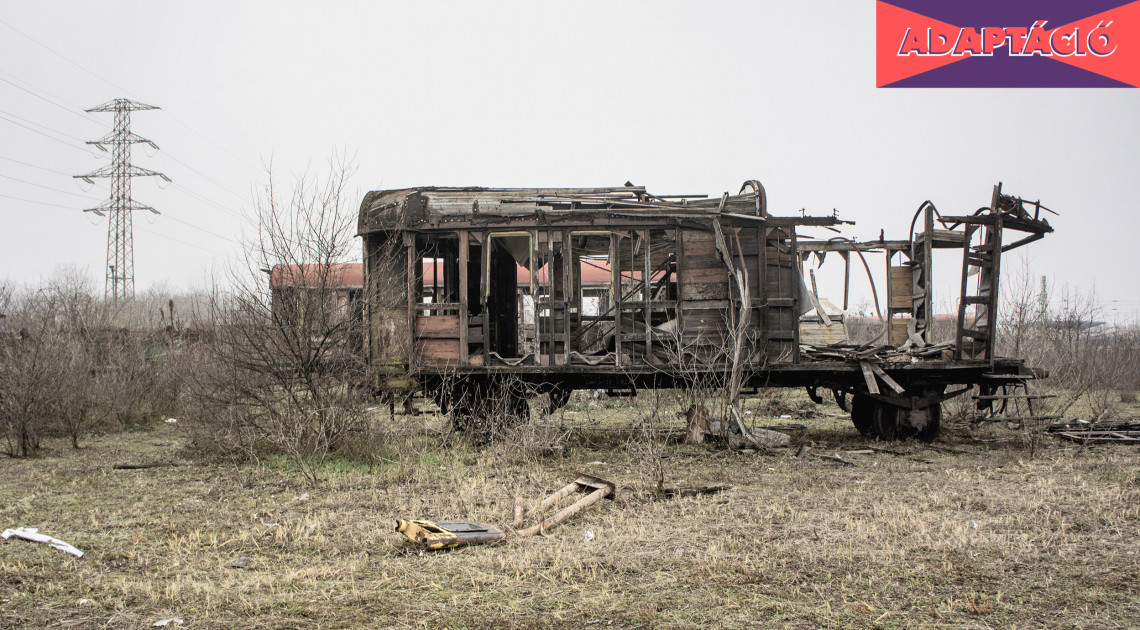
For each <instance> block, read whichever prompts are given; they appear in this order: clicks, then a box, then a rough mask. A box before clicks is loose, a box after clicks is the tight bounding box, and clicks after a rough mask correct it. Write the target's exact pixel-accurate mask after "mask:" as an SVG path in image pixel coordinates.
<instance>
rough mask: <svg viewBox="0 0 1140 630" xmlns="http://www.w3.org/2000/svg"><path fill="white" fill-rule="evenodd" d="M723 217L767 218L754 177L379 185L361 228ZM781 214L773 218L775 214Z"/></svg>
mask: <svg viewBox="0 0 1140 630" xmlns="http://www.w3.org/2000/svg"><path fill="white" fill-rule="evenodd" d="M712 217H721V218H723V219H725V220H726V221H728V222H732V223H739V222H756V221H765V220H767V219H768V218H769V217H768V215H767V199H766V195H765V192H764V187H763V186H762V185H761V184H760V182H758V181H755V180H749V181H748V182H745V184H744V186H742V187H741V190H740V192H739V193H738V194H735V195H730V194H728V193H727V192H726V193H724V194H722V195H718V196H716V197H709V196H708V195H688V194H686V195H654V194H651V193H649V192H647V191H646V190H645V187H644V186H633V185H626V186H619V187H611V188H481V187H462V188H447V187H437V186H425V187H416V188H401V189H396V190H378V191H373V192H370V193H368V194H367V195H365V197H364V200H363V202H362V203H361V205H360V216H359V223H358V228H359V233H360V234H367V233H370V232H384V231H393V230H417V231H418V230H431V229H448V228H456V229H458V228H463V227H472V226H476V225H484V226H485V225H510V224H523V223H527V222H533V221H539V222H542V223H551V224H553V223H566V224H575V223H587V224H605V223H607V222H613V221H614V220H617V221H622V220H624V221H625V222H627V223H628V222H634V223H645V222H653V221H662V220H669V221H673V220H677V221H683V220H686V219H696V220H700V219H707V218H712ZM771 218H773V219H775V217H771ZM781 219H783V220H781V221H779V222H780V223H785V222H787V223H796V224H801V225H802V224H821V225H832V224H835V223H839V222H840V221H839V220H838V219H835V217H787V218H781Z"/></svg>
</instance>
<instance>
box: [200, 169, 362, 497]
mask: <svg viewBox="0 0 1140 630" xmlns="http://www.w3.org/2000/svg"><path fill="white" fill-rule="evenodd" d="M350 175H351V168H350V167H349V166H347V165H346V164H345V163H343V162H338V161H335V160H334V161H332V162H331V163H330V172H329V174H328V175H327V176H326V177H324V178H322V179H319V180H318V179H317V178H315V177H312V176H307V175H306V176H301V177H298V178H296V180H295V181H294V182H293V186H292V188H291V190H289V191H287V192H284V191H282V190H281V189H280V188H279V187H278V185H277V182H276V180H275V178H274V176H273V174H272V172H270V174H269V178H268V182H267V184H266V186H265V189H264V191H263V193H262V195H261V196H260V198H259V199H258V201H257V205H256V209H255V216H254V219H255V222H256V225H257V231H256V233H255V234H253V235H252V237H250V238H248V239H247V241H248V242H247V244H246V252H245V259H244V261H243V263H242V264H240V265H238V267H237V268H236V269H235V270H234V271H233V272H232V273H231V274H230V277H229V286H228V287H226V288H225V289H224V290H223V289H221V288H219V289H217V290H216V291H215V292H214V294H213V296H212V299H211V300H210V304H209V312H208V314H207V315H208V317H206V319H208V320H209V321H211V322H212V323H213V329H212V332H211V334H212V337H213V342H212V343H209V344H204V345H203V347H202V349H203V350H204V352H201V353H199V354H198V356H197V357H196V361H197V365H198V366H199V368H200V369H196V370H195V379H194V384H195V387H194V391H195V392H196V394H197V399H198V400H199V401H200V402H201V403H202V405H203V407H202V409H201V416H200V420H201V422H202V423H203V425H204V426H205V427H206V428H207V432H208V434H209V436H208V437H210V439H212V440H213V441H214V442H215V443H216V444H219V445H222V446H224V447H225V448H227V449H229V450H235V449H236V450H238V451H240V452H243V453H245V454H249V455H253V454H256V453H257V452H258V450H259V449H261V448H269V449H273V450H278V451H281V452H284V453H286V454H288V455H289V456H290V457H291V458H292V459H293V460H294V461H295V462H296V464H297V465H298V467H299V468H300V469H301V470H302V472H303V473H304V474H305V476H306V477H308V478H309V479H310V480H312V481H316V479H317V472H318V470H319V467H320V465H321V463H322V462H323V460H324V458H325V457H326V456H327V455H328V453H330V452H331V451H333V450H336V449H337V448H338V447H340V446H341V445H342V444H343V442H344V440H345V439H346V438H347V437H349V436H350V435H351V434H352V433H353V432H354V431H358V430H361V429H362V428H363V427H364V424H365V419H364V416H363V412H362V406H361V401H362V391H361V386H363V385H364V381H365V369H364V368H365V366H364V360H363V357H362V347H361V346H362V339H363V334H362V326H363V318H362V316H361V312H360V310H359V304H358V302H354V301H353V298H352V297H351V296H348V295H346V294H345V293H344V291H342V288H343V287H342V285H343V275H344V273H345V267H344V264H345V263H347V262H349V261H350V260H351V259H352V258H354V253H355V251H356V250H355V247H354V245H355V243H354V240H353V236H354V232H355V230H354V228H355V216H354V213H353V212H352V207H351V205H350V201H349V199H348V197H347V195H346V193H347V190H346V186H347V183H348V179H349V176H350ZM357 299H359V298H357Z"/></svg>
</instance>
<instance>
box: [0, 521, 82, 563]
mask: <svg viewBox="0 0 1140 630" xmlns="http://www.w3.org/2000/svg"><path fill="white" fill-rule="evenodd" d="M0 538H3V539H5V540H7V539H9V538H19V539H21V540H27V541H29V542H35V543H43V544H45V545H51V546H52V547H53V548H55V549H59V550H60V551H65V552H67V553H69V554H71V555H73V556H75V557H76V558H82V557H83V552H82V551H80V550H78V549H76V548H75V547H72V546H71V545H70V544H68V543H65V542H63V541H62V540H60V539H58V538H52V537H51V536H48V535H46V534H41V533H40V530H38V529H36V528H35V527H18V528H16V529H6V530H4V533H3V534H0Z"/></svg>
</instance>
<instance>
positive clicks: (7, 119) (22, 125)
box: [0, 114, 93, 155]
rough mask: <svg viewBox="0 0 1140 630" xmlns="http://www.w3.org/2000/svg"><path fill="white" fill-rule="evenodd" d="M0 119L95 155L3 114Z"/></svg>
mask: <svg viewBox="0 0 1140 630" xmlns="http://www.w3.org/2000/svg"><path fill="white" fill-rule="evenodd" d="M0 119H2V120H6V121H8V122H10V123H12V124H13V125H16V126H17V127H23V128H24V129H27V130H28V131H30V132H32V133H38V134H40V135H41V136H43V137H45V138H47V139H49V140H55V141H56V142H58V143H60V144H62V145H65V146H69V147H71V148H72V149H75V150H76V151H82V152H83V153H86V154H87V155H93V154H92V153H91V152H90V151H88V150H87V149H84V148H81V147H77V146H75V145H74V144H71V143H70V142H68V141H66V140H60V139H59V138H56V137H55V136H49V135H48V134H46V133H44V132H42V131H39V130H36V129H32V128H31V127H29V126H27V125H24V124H21V123H18V122H16V121H14V120H12V119H11V118H8V117H7V116H4V115H2V114H0Z"/></svg>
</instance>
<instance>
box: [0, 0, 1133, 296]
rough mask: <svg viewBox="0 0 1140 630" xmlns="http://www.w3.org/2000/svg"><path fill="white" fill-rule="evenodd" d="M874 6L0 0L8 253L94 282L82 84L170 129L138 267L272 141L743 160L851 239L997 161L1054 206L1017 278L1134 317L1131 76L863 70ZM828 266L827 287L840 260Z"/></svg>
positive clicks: (194, 253)
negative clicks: (909, 86)
mask: <svg viewBox="0 0 1140 630" xmlns="http://www.w3.org/2000/svg"><path fill="white" fill-rule="evenodd" d="M874 31H875V12H874V3H873V2H871V1H870V0H863V1H853V0H837V1H830V2H824V1H817V2H794V3H793V2H774V1H772V2H769V1H750V2H743V1H742V2H659V1H658V2H587V1H580V2H574V3H541V2H517V3H506V2H500V3H470V2H398V3H397V2H377V1H373V2H363V1H361V2H347V1H345V2H328V1H326V2H284V1H280V0H276V1H273V2H269V1H264V2H208V1H198V2H177V3H175V2H153V1H152V2H142V1H139V2H123V1H105V2H97V3H96V2H35V3H29V2H15V1H12V0H0V55H2V58H3V60H4V62H3V64H0V220H2V221H3V223H2V227H0V252H2V253H0V264H2V266H0V278H7V279H9V280H12V281H16V282H34V281H35V280H36V279H38V278H41V277H44V276H47V275H50V274H51V273H52V272H53V270H54V269H56V268H58V267H59V266H61V265H76V266H79V267H80V268H85V269H88V270H89V271H90V273H91V275H92V276H93V277H95V278H96V279H97V282H98V285H99V286H100V287H102V282H103V274H104V272H103V265H104V259H105V247H106V228H107V226H106V220H105V219H102V220H100V219H98V218H97V217H94V216H92V215H90V214H84V213H82V212H80V210H81V209H82V208H85V207H90V206H94V205H96V204H97V203H99V202H100V201H101V200H102V199H103V198H105V196H106V191H107V188H106V184H105V182H101V183H100V184H99V185H98V186H96V187H94V188H92V187H91V186H89V185H86V184H83V183H82V182H79V181H77V180H73V179H72V178H71V177H70V175H72V174H80V173H86V172H89V171H91V170H94V169H96V168H98V167H100V166H102V165H103V164H105V163H107V162H108V161H109V156H108V155H107V154H102V153H99V152H97V151H95V150H94V149H90V148H85V147H84V145H83V144H82V142H81V140H85V139H96V138H98V137H100V136H102V135H103V134H105V133H107V132H108V131H109V129H110V126H111V122H112V115H111V114H86V113H83V112H82V109H84V108H89V107H93V106H95V105H98V104H100V103H103V102H105V101H108V100H111V99H113V98H118V97H128V98H133V99H136V100H140V101H143V102H145V103H150V104H154V105H158V106H160V107H162V110H161V111H155V112H137V113H136V114H135V115H134V117H133V119H132V128H133V130H134V131H136V132H137V133H139V134H141V135H143V136H145V137H148V138H150V139H152V140H154V141H155V142H156V143H157V144H158V145H159V146H160V147H161V148H162V150H161V151H159V152H158V153H153V152H150V151H147V150H144V149H142V148H139V147H136V149H135V156H134V163H135V164H137V165H139V166H143V167H146V168H151V169H155V170H160V171H164V172H165V173H167V174H168V175H169V176H170V177H171V178H172V179H173V180H174V184H172V185H165V184H163V185H162V186H160V185H159V183H160V182H156V181H149V180H147V179H138V180H136V181H135V184H134V197H135V199H136V200H138V201H140V202H142V203H146V204H149V205H152V206H154V207H155V208H157V209H159V210H160V211H161V212H162V216H158V217H154V216H150V215H142V214H136V216H135V226H136V230H135V266H136V282H137V286H138V289H139V290H140V291H142V290H145V289H146V288H147V287H152V286H156V285H165V286H168V287H171V288H175V289H181V288H188V287H193V286H201V285H203V284H204V283H205V281H206V277H207V275H208V274H209V273H210V270H211V269H212V268H215V267H217V266H219V265H221V264H222V262H223V261H224V260H225V259H226V258H227V257H230V256H232V255H233V254H234V252H235V250H236V248H237V247H238V245H237V244H236V241H237V240H239V237H238V234H239V232H240V229H241V225H242V219H241V216H242V214H243V213H245V212H248V210H249V207H250V192H251V191H252V190H253V189H254V188H256V187H257V185H258V184H259V183H260V182H263V181H264V179H265V173H264V170H263V168H262V164H264V163H265V162H267V161H268V160H269V159H270V158H272V160H273V163H274V166H275V169H276V170H277V171H278V172H279V173H280V174H282V175H288V174H289V173H291V172H300V171H303V170H304V169H305V168H306V167H308V166H310V165H311V166H313V167H314V170H319V169H320V168H321V167H323V165H324V163H325V162H326V160H327V158H328V156H329V155H330V153H332V152H333V151H334V150H340V151H345V152H347V153H348V154H349V155H350V156H355V160H356V166H357V167H358V172H357V175H356V177H355V178H354V181H353V185H354V187H355V188H356V189H357V190H359V192H360V193H361V194H363V192H365V191H367V190H370V189H378V188H397V187H403V186H413V185H480V186H609V185H621V184H622V183H624V182H625V181H626V180H631V181H633V182H635V183H637V184H641V185H645V186H648V187H649V189H650V190H651V191H652V192H656V193H658V194H668V193H708V194H711V195H719V194H720V193H721V192H722V191H725V190H730V191H731V192H734V193H735V192H736V191H737V190H738V189H739V187H740V184H741V182H742V181H744V180H746V179H752V178H756V179H760V180H761V181H762V182H763V183H764V185H765V186H766V188H767V190H768V198H769V207H770V208H771V210H772V211H773V212H774V213H776V214H788V213H793V212H796V213H798V211H799V209H800V208H806V209H807V210H808V211H809V212H816V213H829V212H830V211H831V210H832V208H837V209H838V210H839V214H840V216H841V217H842V218H845V219H851V220H855V221H857V222H858V225H856V226H855V227H854V228H851V229H850V230H849V233H850V234H852V235H854V236H858V237H861V238H870V237H877V236H878V234H879V230H880V228H886V235H887V238H905V233H906V230H907V228H908V226H909V221H910V218H911V216H912V214H913V212H914V210H915V209H916V208H917V207H918V206H919V204H920V203H921V202H922V201H923V200H925V199H930V200H932V201H933V202H934V203H935V204H936V205H937V207H938V208H939V210H940V211H942V212H943V213H944V214H949V213H953V214H959V213H968V212H972V211H973V210H975V209H976V208H978V207H979V206H983V205H987V204H988V203H989V199H990V191H991V187H992V185H993V184H994V183H996V182H997V181H999V180H1001V181H1003V182H1004V184H1005V191H1006V192H1008V193H1011V194H1017V195H1021V196H1025V197H1029V198H1032V199H1037V198H1040V199H1041V200H1042V202H1044V203H1045V204H1046V205H1048V206H1050V207H1052V208H1054V209H1056V210H1057V211H1059V212H1061V213H1062V214H1061V216H1060V217H1057V218H1055V219H1051V222H1052V223H1053V224H1054V226H1055V227H1056V229H1057V233H1056V234H1054V235H1052V236H1050V237H1048V238H1047V239H1046V240H1044V241H1041V242H1038V243H1035V244H1033V245H1031V246H1030V247H1029V248H1028V254H1029V260H1030V263H1031V265H1032V267H1033V271H1032V273H1033V275H1034V276H1035V277H1036V276H1040V275H1045V276H1047V277H1048V278H1049V279H1050V282H1051V284H1052V285H1053V286H1055V287H1057V286H1060V285H1069V286H1071V287H1080V288H1082V289H1088V288H1091V287H1092V286H1094V285H1095V287H1096V291H1097V294H1098V296H1099V297H1100V298H1101V300H1102V301H1103V302H1104V304H1105V306H1106V308H1107V309H1108V314H1109V315H1110V316H1111V315H1112V314H1113V313H1120V314H1122V315H1124V316H1129V317H1131V316H1134V314H1135V313H1136V311H1137V309H1138V308H1140V291H1138V289H1140V278H1138V276H1137V274H1136V273H1134V271H1133V270H1134V268H1135V267H1136V266H1137V262H1140V253H1138V249H1140V248H1138V247H1137V246H1136V245H1135V244H1134V239H1135V234H1136V232H1137V228H1138V227H1140V219H1138V209H1137V207H1136V205H1137V204H1136V202H1135V189H1136V172H1137V170H1138V166H1140V156H1138V150H1137V147H1138V144H1140V143H1138V141H1140V123H1138V122H1137V113H1138V111H1140V110H1138V105H1140V91H1138V90H1124V89H1115V90H1114V89H1108V90H1105V89H1100V90H1068V89H1066V90H1061V89H1056V90H1043V89H1024V90H905V89H876V88H875V75H874V71H875V60H874ZM28 128H31V130H30V129H28ZM32 130H34V131H32ZM37 132H38V133H37ZM48 136H50V138H49V137H48ZM14 198H15V199H14ZM354 203H355V202H354ZM942 258H945V256H944V257H942ZM959 259H960V258H959ZM1011 260H1012V259H1011ZM940 262H941V263H942V264H943V265H945V266H944V267H943V268H942V270H941V271H942V278H943V280H944V281H943V282H941V283H939V286H940V289H939V293H940V294H939V295H938V296H937V297H938V299H939V300H940V301H942V302H944V303H949V302H950V301H951V300H952V299H953V298H952V296H955V295H956V293H957V289H956V287H952V286H951V283H949V282H946V281H945V279H946V276H954V277H955V278H956V277H957V274H958V273H959V270H958V269H957V268H956V266H957V264H959V263H956V262H954V261H953V260H949V259H945V260H941V261H940ZM873 264H875V265H876V271H877V272H878V271H880V270H879V269H878V267H880V266H881V265H882V262H881V258H878V259H876V260H874V261H873ZM1017 264H1018V263H1016V262H1013V263H1007V266H1006V269H1010V268H1012V267H1015V266H1016V265H1017ZM822 271H823V272H824V273H823V274H822V276H821V279H822V280H823V293H825V294H831V295H836V294H837V292H838V291H839V289H838V287H839V286H840V280H841V277H842V268H841V267H840V266H839V265H838V264H836V263H831V262H830V261H829V263H828V264H825V265H824V268H823V270H822ZM880 275H881V274H880ZM855 277H857V276H855ZM863 286H864V284H863V283H862V282H857V283H856V286H855V290H856V292H858V293H860V294H862V293H863V292H864V291H863V289H862V287H863ZM834 301H838V300H834Z"/></svg>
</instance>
